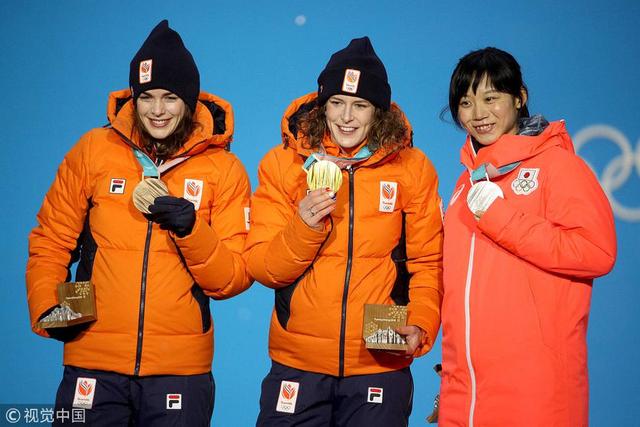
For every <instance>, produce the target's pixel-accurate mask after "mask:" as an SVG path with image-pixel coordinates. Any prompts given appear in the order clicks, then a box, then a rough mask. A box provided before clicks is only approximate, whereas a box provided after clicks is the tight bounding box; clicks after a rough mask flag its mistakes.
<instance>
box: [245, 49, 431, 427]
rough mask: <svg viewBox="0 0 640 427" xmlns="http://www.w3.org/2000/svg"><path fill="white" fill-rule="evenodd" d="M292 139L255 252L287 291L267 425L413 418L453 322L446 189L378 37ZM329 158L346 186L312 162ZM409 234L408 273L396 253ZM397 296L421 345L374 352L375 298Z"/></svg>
mask: <svg viewBox="0 0 640 427" xmlns="http://www.w3.org/2000/svg"><path fill="white" fill-rule="evenodd" d="M282 135H283V144H282V145H280V146H278V147H276V148H274V149H272V150H271V151H270V152H269V153H268V154H267V155H266V156H265V157H264V159H263V160H262V162H261V164H260V167H259V173H258V178H259V186H258V189H257V190H256V192H255V194H254V195H253V198H252V202H251V206H252V217H251V224H252V225H251V231H250V232H249V236H248V238H247V246H246V249H245V256H246V258H247V260H248V268H249V271H250V273H251V274H252V275H253V277H255V278H256V280H258V281H259V282H261V283H262V284H264V285H265V286H268V287H270V288H273V289H274V290H275V308H274V311H273V315H272V318H271V329H270V337H269V354H270V356H271V358H272V361H273V365H272V368H271V371H270V372H269V374H268V375H267V377H266V378H265V380H264V381H263V383H262V396H261V399H260V416H259V419H258V425H260V426H273V425H318V426H321V425H322V426H324V425H336V426H346V425H368V426H378V425H379V426H389V425H394V426H395V425H406V423H407V419H408V417H409V414H410V412H411V400H412V387H413V383H412V379H411V373H410V371H409V365H410V364H411V362H412V359H413V358H414V357H417V356H420V355H423V354H425V353H426V352H427V351H428V350H429V349H430V348H431V346H432V345H433V341H434V340H435V337H436V335H437V332H438V328H439V323H440V300H441V245H442V218H441V209H440V198H439V196H438V191H437V188H438V181H437V176H436V172H435V170H434V168H433V166H432V164H431V162H430V161H429V160H428V159H427V157H426V156H425V155H424V154H423V153H422V152H421V151H420V150H418V149H416V148H414V147H412V141H411V127H410V125H409V123H408V121H407V119H406V117H405V116H404V114H403V113H402V112H401V110H400V108H399V107H398V106H397V105H396V104H395V103H392V102H391V90H390V87H389V84H388V83H387V74H386V71H385V68H384V65H383V64H382V62H381V61H380V59H379V58H378V56H377V55H376V53H375V52H374V50H373V47H372V46H371V43H370V41H369V39H368V38H367V37H364V38H360V39H354V40H352V41H351V43H350V44H349V46H347V47H346V48H345V49H343V50H341V51H339V52H336V53H335V54H333V56H332V57H331V59H330V60H329V62H328V64H327V66H326V68H325V69H324V70H323V71H322V73H321V74H320V76H319V78H318V92H317V93H311V94H308V95H305V96H303V97H301V98H299V99H297V100H295V101H294V102H293V103H292V104H291V106H290V107H289V108H288V109H287V111H286V112H285V114H284V118H283V120H282ZM326 160H329V161H331V162H332V163H334V164H335V165H337V166H336V170H337V172H336V175H337V176H335V177H334V179H337V180H338V181H339V180H340V179H342V180H343V181H344V184H343V185H342V186H341V187H340V188H339V190H338V189H336V188H335V187H333V188H332V187H331V186H329V187H328V188H325V187H322V188H318V189H313V188H312V189H309V188H308V186H307V173H306V172H305V171H311V170H313V168H314V163H316V162H321V161H326ZM310 173H311V172H310ZM403 235H404V236H406V238H405V239H404V240H403V242H402V247H405V246H406V257H405V258H404V259H403V260H402V261H404V262H400V263H399V264H402V265H406V268H407V269H408V273H409V275H410V279H409V280H408V281H407V282H406V283H403V281H402V280H397V279H400V278H402V277H404V276H403V275H398V274H397V272H396V268H397V266H396V263H394V261H393V260H392V251H393V250H394V248H396V247H397V246H398V244H399V242H400V241H401V238H402V236H403ZM396 282H398V286H397V287H396V288H395V289H396V292H394V284H396ZM402 294H404V297H402ZM397 295H400V296H401V297H400V298H396V299H395V302H397V303H402V304H407V302H408V316H407V325H408V326H405V327H401V328H399V329H398V332H399V333H400V334H402V335H403V336H404V337H405V339H406V341H407V343H408V350H407V351H406V352H405V353H403V354H402V355H398V354H393V353H391V352H388V351H380V350H368V349H367V348H366V347H365V342H364V340H363V311H364V306H365V304H388V305H390V304H394V296H397Z"/></svg>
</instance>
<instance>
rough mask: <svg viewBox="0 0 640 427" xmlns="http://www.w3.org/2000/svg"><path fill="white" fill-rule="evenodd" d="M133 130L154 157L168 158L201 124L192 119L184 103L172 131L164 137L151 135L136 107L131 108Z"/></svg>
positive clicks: (189, 110)
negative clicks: (180, 116) (182, 112)
mask: <svg viewBox="0 0 640 427" xmlns="http://www.w3.org/2000/svg"><path fill="white" fill-rule="evenodd" d="M133 120H134V131H135V132H137V134H138V135H139V137H140V142H141V145H142V148H143V149H144V150H145V151H146V152H147V153H148V154H150V155H151V157H152V158H156V159H163V160H164V159H168V158H170V157H171V156H173V155H174V154H175V153H176V152H177V151H178V150H179V149H180V148H181V147H182V146H183V145H184V144H185V142H187V140H188V139H189V136H191V134H192V133H193V131H194V130H195V129H196V128H198V127H200V126H201V125H200V124H199V123H198V122H196V121H194V120H193V113H192V112H191V109H190V108H189V107H187V106H186V105H185V108H184V114H183V115H182V118H181V119H180V122H179V123H178V125H177V126H176V128H175V130H174V131H173V133H172V134H171V135H169V136H167V137H166V138H164V139H155V138H154V137H152V136H151V135H150V134H149V132H147V129H146V128H145V127H144V123H142V120H141V119H140V116H139V115H138V111H137V110H136V108H134V109H133Z"/></svg>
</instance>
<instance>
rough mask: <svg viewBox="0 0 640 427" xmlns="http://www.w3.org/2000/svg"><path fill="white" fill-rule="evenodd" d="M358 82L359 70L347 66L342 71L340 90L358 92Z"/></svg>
mask: <svg viewBox="0 0 640 427" xmlns="http://www.w3.org/2000/svg"><path fill="white" fill-rule="evenodd" d="M359 83H360V70H352V69H351V68H347V69H346V70H345V72H344V80H342V91H343V92H347V93H356V92H358V84H359Z"/></svg>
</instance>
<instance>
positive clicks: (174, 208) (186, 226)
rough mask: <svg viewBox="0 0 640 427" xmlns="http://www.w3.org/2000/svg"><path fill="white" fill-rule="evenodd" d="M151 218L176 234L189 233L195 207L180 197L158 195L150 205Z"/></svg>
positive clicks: (193, 221) (161, 226)
mask: <svg viewBox="0 0 640 427" xmlns="http://www.w3.org/2000/svg"><path fill="white" fill-rule="evenodd" d="M149 212H151V220H152V221H153V222H156V223H158V224H160V228H162V229H163V230H170V231H173V232H174V233H175V234H176V236H178V237H184V236H187V235H189V234H191V230H192V229H193V224H195V222H196V209H195V207H194V206H193V203H191V202H190V201H188V200H186V199H183V198H182V197H180V198H178V197H173V196H160V197H156V200H155V201H154V202H153V204H152V205H151V206H149Z"/></svg>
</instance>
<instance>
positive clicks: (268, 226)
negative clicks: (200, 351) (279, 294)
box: [245, 149, 329, 288]
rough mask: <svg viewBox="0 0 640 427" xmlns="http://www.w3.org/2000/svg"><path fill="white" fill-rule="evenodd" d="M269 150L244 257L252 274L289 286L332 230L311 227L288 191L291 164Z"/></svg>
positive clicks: (277, 285) (271, 284) (267, 282)
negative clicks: (285, 173) (286, 181)
mask: <svg viewBox="0 0 640 427" xmlns="http://www.w3.org/2000/svg"><path fill="white" fill-rule="evenodd" d="M288 163H290V162H287V161H286V160H281V159H279V158H278V151H277V149H274V150H272V151H270V152H269V153H268V154H267V155H266V156H265V158H264V159H263V160H262V162H261V163H260V167H259V169H258V188H257V190H256V192H255V194H254V195H253V197H252V199H251V211H252V215H251V217H252V218H251V230H250V231H249V237H248V240H247V248H246V252H245V254H246V255H245V256H246V258H247V264H248V268H249V272H250V274H251V275H252V276H253V277H254V278H255V279H256V280H257V281H259V282H260V283H262V284H263V285H265V286H268V287H271V288H280V287H284V286H288V285H290V284H291V283H292V282H293V281H295V279H297V278H298V277H299V276H300V275H301V274H302V273H303V272H304V270H305V269H306V268H307V267H308V266H309V265H310V264H311V262H312V261H313V259H314V257H315V255H316V253H317V252H318V251H319V250H320V246H321V245H322V243H323V242H324V240H325V239H326V237H327V235H328V233H329V230H328V227H325V229H324V230H323V231H316V230H314V229H312V228H310V227H308V226H307V225H306V224H305V223H304V222H303V221H302V219H300V216H299V215H298V213H297V206H296V205H295V202H294V200H293V199H292V198H291V196H290V195H289V194H287V192H286V190H285V186H284V182H283V176H282V172H283V169H284V170H286V167H299V166H297V165H289V164H288Z"/></svg>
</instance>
